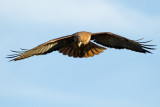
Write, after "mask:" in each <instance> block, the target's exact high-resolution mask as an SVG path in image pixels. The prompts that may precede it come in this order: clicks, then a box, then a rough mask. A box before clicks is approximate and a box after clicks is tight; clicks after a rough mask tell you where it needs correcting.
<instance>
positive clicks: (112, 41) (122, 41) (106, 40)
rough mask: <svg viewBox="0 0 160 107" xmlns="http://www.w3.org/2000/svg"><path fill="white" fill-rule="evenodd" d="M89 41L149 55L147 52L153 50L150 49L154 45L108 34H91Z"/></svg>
mask: <svg viewBox="0 0 160 107" xmlns="http://www.w3.org/2000/svg"><path fill="white" fill-rule="evenodd" d="M91 39H92V40H94V42H96V43H99V44H101V45H103V46H106V47H110V48H115V49H129V50H132V51H136V52H141V53H151V52H150V51H149V50H153V49H155V48H152V47H151V46H155V45H144V44H143V43H148V42H150V41H146V42H138V41H134V40H130V39H127V38H125V37H122V36H119V35H116V34H114V33H110V32H102V33H92V36H91Z"/></svg>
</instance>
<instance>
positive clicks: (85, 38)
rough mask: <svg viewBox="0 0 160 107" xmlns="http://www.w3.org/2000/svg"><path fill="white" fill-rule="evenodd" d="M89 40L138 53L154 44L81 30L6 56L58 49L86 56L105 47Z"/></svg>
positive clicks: (39, 53)
mask: <svg viewBox="0 0 160 107" xmlns="http://www.w3.org/2000/svg"><path fill="white" fill-rule="evenodd" d="M91 40H93V42H96V43H97V44H100V45H103V46H106V47H110V48H115V49H129V50H132V51H136V52H140V53H151V52H150V51H149V50H152V49H154V48H151V47H152V46H155V45H144V43H147V42H150V41H146V42H138V41H133V40H130V39H127V38H125V37H122V36H119V35H116V34H113V33H110V32H101V33H90V32H84V31H83V32H77V33H74V34H72V35H69V36H64V37H60V38H57V39H53V40H50V41H48V42H45V43H43V44H41V45H39V46H37V47H35V48H33V49H30V50H24V49H22V51H21V52H19V51H12V52H15V53H16V54H13V55H9V56H8V58H13V59H12V60H11V61H17V60H21V59H25V58H28V57H31V56H34V55H45V54H48V53H50V52H53V51H59V52H60V53H63V55H68V56H69V57H74V58H77V57H79V58H88V57H93V56H94V55H99V54H100V53H102V52H103V50H105V49H106V48H105V47H102V46H99V45H97V44H95V43H93V42H91Z"/></svg>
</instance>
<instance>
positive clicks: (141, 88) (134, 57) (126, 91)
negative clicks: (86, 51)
mask: <svg viewBox="0 0 160 107" xmlns="http://www.w3.org/2000/svg"><path fill="white" fill-rule="evenodd" d="M159 4H160V1H159V0H147V1H146V0H134V1H133V0H132V1H128V0H114V1H113V0H87V1H86V0H56V1H55V0H23V1H22V0H3V1H2V0H1V1H0V29H1V30H0V37H1V39H0V43H1V45H0V50H1V53H0V65H1V70H0V106H1V107H44V106H45V107H151V106H152V107H159V106H160V102H159V101H160V66H159V62H160V61H159V54H160V51H159V45H160V30H159V28H160V7H159ZM78 31H89V32H105V31H106V32H113V33H116V34H119V35H121V36H124V37H127V38H130V39H133V40H137V39H140V38H145V39H144V40H153V41H152V42H151V43H150V44H156V45H157V46H156V48H157V50H155V51H153V53H154V54H141V53H137V52H133V51H129V50H115V49H110V48H108V49H107V50H106V51H105V52H104V53H103V54H100V55H98V56H95V57H93V58H87V59H74V58H70V57H67V56H63V55H62V54H59V53H58V52H53V53H51V54H48V55H45V56H35V57H32V58H29V59H26V60H22V61H17V62H8V59H6V58H5V57H6V55H8V54H12V53H11V52H10V50H19V48H27V49H30V48H33V47H35V46H37V45H39V44H41V43H43V42H46V41H48V40H50V39H54V38H57V37H61V36H65V35H69V34H72V33H75V32H78Z"/></svg>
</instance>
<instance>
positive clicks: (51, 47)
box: [7, 35, 74, 61]
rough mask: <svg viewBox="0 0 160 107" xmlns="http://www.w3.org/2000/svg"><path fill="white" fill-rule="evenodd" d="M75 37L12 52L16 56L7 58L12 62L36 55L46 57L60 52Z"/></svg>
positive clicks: (62, 38)
mask: <svg viewBox="0 0 160 107" xmlns="http://www.w3.org/2000/svg"><path fill="white" fill-rule="evenodd" d="M73 36H74V35H69V36H64V37H61V38H57V39H53V40H50V41H48V42H45V43H43V44H41V45H39V46H37V47H35V48H33V49H30V50H25V49H22V51H12V52H14V53H16V54H13V55H8V57H7V58H12V60H10V61H17V60H21V59H25V58H28V57H31V56H34V55H45V54H48V53H50V52H52V51H56V50H59V49H60V48H62V47H63V46H65V45H68V44H69V43H71V42H73Z"/></svg>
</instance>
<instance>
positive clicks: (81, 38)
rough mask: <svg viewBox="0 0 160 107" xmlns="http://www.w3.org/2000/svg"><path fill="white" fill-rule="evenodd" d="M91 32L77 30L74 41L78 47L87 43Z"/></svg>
mask: <svg viewBox="0 0 160 107" xmlns="http://www.w3.org/2000/svg"><path fill="white" fill-rule="evenodd" d="M90 38H91V34H90V33H89V32H78V33H76V34H75V38H74V41H75V42H76V43H77V45H78V46H79V47H81V46H84V45H86V44H88V43H89V41H90Z"/></svg>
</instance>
